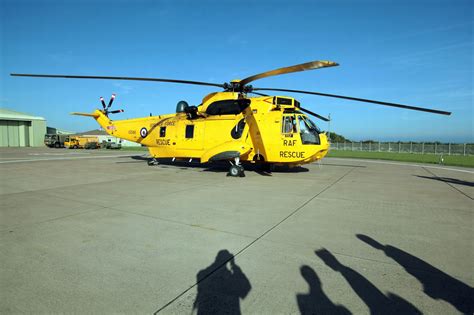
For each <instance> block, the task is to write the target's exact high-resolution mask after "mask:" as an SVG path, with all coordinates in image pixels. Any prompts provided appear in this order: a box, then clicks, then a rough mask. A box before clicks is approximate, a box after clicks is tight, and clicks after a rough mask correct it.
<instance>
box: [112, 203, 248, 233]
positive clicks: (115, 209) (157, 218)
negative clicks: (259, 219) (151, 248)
mask: <svg viewBox="0 0 474 315" xmlns="http://www.w3.org/2000/svg"><path fill="white" fill-rule="evenodd" d="M107 209H109V210H112V211H117V212H121V213H127V214H132V215H136V216H141V217H145V218H150V219H155V220H158V221H165V222H170V223H175V224H179V225H185V226H188V227H192V228H198V229H203V230H206V231H216V232H220V233H225V234H231V235H235V236H240V237H245V238H250V239H253V238H254V237H255V236H251V235H244V234H238V233H234V232H229V231H223V230H219V229H214V228H207V227H205V226H200V225H195V224H190V223H186V222H182V221H177V220H172V219H165V218H162V217H157V216H152V215H148V214H143V213H138V212H133V211H127V210H121V209H117V208H114V207H110V208H107Z"/></svg>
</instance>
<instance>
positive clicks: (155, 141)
mask: <svg viewBox="0 0 474 315" xmlns="http://www.w3.org/2000/svg"><path fill="white" fill-rule="evenodd" d="M74 114H77V115H85V116H93V117H94V118H95V119H96V120H97V122H98V123H99V124H100V125H101V126H102V128H103V129H104V130H105V131H106V132H107V133H109V134H110V135H113V136H116V137H118V138H122V139H126V140H129V141H134V142H138V143H140V144H142V145H144V146H147V147H148V149H149V151H150V155H151V156H152V157H154V158H157V159H158V158H178V159H198V160H199V161H200V162H201V163H206V162H212V161H219V160H232V159H234V160H235V159H236V158H238V159H240V161H251V162H265V163H272V164H285V165H289V166H295V165H301V164H305V163H311V162H314V161H317V160H320V159H322V158H323V157H324V156H325V155H326V154H327V151H328V149H329V142H328V139H327V136H326V134H325V133H322V132H321V131H320V129H319V128H318V127H317V126H316V124H314V123H313V122H312V121H311V120H310V119H309V117H308V116H307V115H306V114H305V113H303V112H301V111H300V110H299V102H298V101H297V100H295V99H294V98H290V97H286V96H285V97H280V96H262V97H251V98H243V97H242V94H240V93H236V92H217V93H211V94H209V95H207V96H206V97H205V98H204V99H203V102H202V104H201V105H199V106H197V107H194V106H189V105H187V103H185V102H183V101H181V102H179V103H178V105H177V108H176V113H175V114H167V115H159V116H150V117H144V118H136V119H128V120H115V121H113V120H110V119H109V118H108V116H106V115H105V113H104V112H103V111H101V110H96V111H95V112H94V113H93V114H82V113H74Z"/></svg>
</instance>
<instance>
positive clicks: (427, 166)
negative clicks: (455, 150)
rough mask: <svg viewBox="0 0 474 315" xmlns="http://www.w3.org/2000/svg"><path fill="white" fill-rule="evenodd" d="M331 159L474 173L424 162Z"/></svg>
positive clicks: (473, 172)
mask: <svg viewBox="0 0 474 315" xmlns="http://www.w3.org/2000/svg"><path fill="white" fill-rule="evenodd" d="M330 159H338V160H347V161H359V162H364V163H374V164H388V165H398V166H403V165H404V166H412V167H421V168H424V167H426V168H432V169H439V170H448V171H455V172H463V173H469V174H474V171H468V170H462V169H458V168H450V167H441V166H429V165H423V164H411V163H407V162H384V161H379V160H377V161H374V160H367V159H351V158H337V157H331V158H330Z"/></svg>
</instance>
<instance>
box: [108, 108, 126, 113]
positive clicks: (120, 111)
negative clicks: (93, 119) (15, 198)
mask: <svg viewBox="0 0 474 315" xmlns="http://www.w3.org/2000/svg"><path fill="white" fill-rule="evenodd" d="M118 113H123V109H117V110H112V111H110V112H109V114H118Z"/></svg>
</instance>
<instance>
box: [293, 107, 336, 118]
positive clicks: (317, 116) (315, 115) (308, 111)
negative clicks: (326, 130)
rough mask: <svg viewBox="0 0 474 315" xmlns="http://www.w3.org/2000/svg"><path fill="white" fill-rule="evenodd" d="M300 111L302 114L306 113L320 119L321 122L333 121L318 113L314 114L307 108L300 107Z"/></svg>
mask: <svg viewBox="0 0 474 315" xmlns="http://www.w3.org/2000/svg"><path fill="white" fill-rule="evenodd" d="M299 109H300V110H301V111H302V112H305V113H306V114H310V115H313V116H314V117H316V118H319V119H321V120H324V121H331V119H329V118H326V117H324V116H321V115H318V114H316V113H313V112H312V111H310V110H307V109H305V108H303V107H299Z"/></svg>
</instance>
